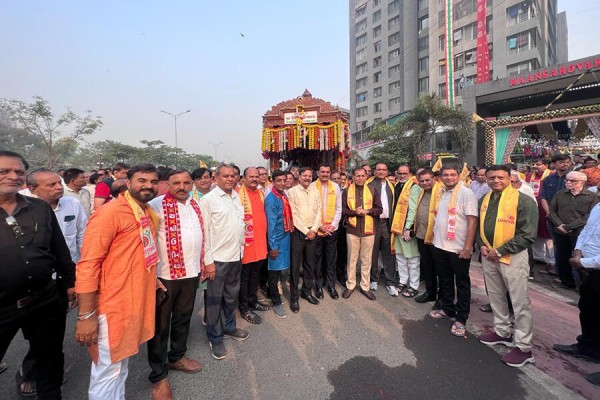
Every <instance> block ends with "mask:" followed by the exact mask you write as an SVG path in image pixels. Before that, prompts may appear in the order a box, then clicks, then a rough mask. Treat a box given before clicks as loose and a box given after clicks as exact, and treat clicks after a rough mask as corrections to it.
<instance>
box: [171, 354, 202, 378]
mask: <svg viewBox="0 0 600 400" xmlns="http://www.w3.org/2000/svg"><path fill="white" fill-rule="evenodd" d="M169 369H174V370H177V371H182V372H185V373H187V374H195V373H196V372H200V370H201V369H202V364H200V362H198V361H196V360H192V359H190V358H187V357H186V356H183V357H181V358H180V359H179V360H178V361H177V362H174V363H172V364H169Z"/></svg>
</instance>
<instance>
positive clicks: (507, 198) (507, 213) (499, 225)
mask: <svg viewBox="0 0 600 400" xmlns="http://www.w3.org/2000/svg"><path fill="white" fill-rule="evenodd" d="M492 193H493V192H489V193H488V194H486V195H485V197H484V198H483V202H482V203H481V211H480V216H479V234H480V235H481V240H483V243H484V244H485V245H486V246H487V248H488V249H490V250H492V249H497V248H498V247H500V246H502V245H503V244H504V243H506V242H508V241H509V240H510V239H512V238H513V237H515V230H516V227H517V208H518V206H519V191H518V190H517V189H515V188H513V187H512V186H511V185H509V186H508V187H507V188H506V189H504V191H503V192H502V194H501V197H500V202H499V203H498V216H497V217H496V224H495V226H494V246H490V243H489V241H488V240H487V238H486V237H485V230H484V228H483V226H484V223H485V215H486V214H487V209H488V205H489V203H490V197H491V196H492ZM500 262H501V263H502V264H507V265H508V264H510V254H506V255H505V256H503V257H502V258H500Z"/></svg>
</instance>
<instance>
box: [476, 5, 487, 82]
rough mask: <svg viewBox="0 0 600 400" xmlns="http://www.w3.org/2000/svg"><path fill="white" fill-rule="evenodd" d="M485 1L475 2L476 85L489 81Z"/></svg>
mask: <svg viewBox="0 0 600 400" xmlns="http://www.w3.org/2000/svg"><path fill="white" fill-rule="evenodd" d="M486 2H487V1H486V0H477V83H484V82H488V81H489V80H490V48H489V46H488V41H487V34H486V32H487V26H486V15H485V13H486V6H487V5H486Z"/></svg>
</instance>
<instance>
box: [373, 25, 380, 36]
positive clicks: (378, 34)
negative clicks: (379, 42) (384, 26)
mask: <svg viewBox="0 0 600 400" xmlns="http://www.w3.org/2000/svg"><path fill="white" fill-rule="evenodd" d="M380 35H381V25H379V26H376V27H375V28H373V38H376V37H379V36H380Z"/></svg>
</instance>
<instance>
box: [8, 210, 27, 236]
mask: <svg viewBox="0 0 600 400" xmlns="http://www.w3.org/2000/svg"><path fill="white" fill-rule="evenodd" d="M6 223H7V224H8V226H10V227H11V228H12V230H13V232H14V234H15V237H16V238H20V237H21V236H25V233H23V229H21V227H20V226H19V223H18V222H17V220H16V219H15V217H13V216H12V215H11V216H8V217H6Z"/></svg>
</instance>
